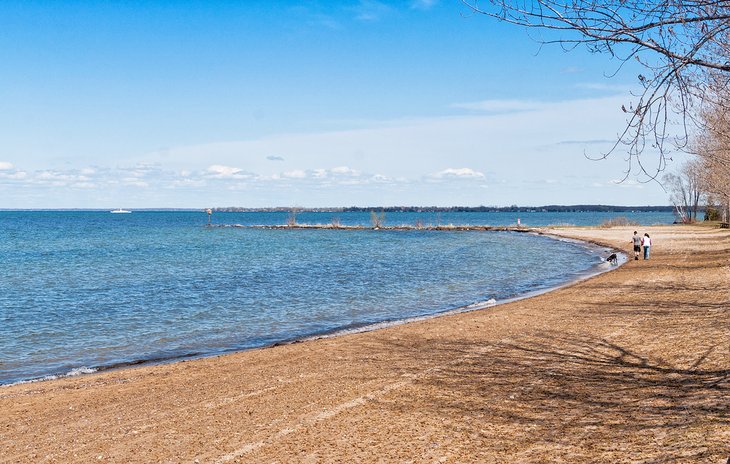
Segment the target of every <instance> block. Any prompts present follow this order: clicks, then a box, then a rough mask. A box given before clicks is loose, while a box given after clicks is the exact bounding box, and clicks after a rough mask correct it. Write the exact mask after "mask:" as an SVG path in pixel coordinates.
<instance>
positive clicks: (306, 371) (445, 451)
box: [0, 226, 730, 464]
mask: <svg viewBox="0 0 730 464" xmlns="http://www.w3.org/2000/svg"><path fill="white" fill-rule="evenodd" d="M633 230H634V228H633V227H632V228H626V227H623V228H611V229H598V228H559V229H555V230H552V229H545V232H547V233H553V234H557V235H561V236H564V237H571V238H577V239H582V240H588V241H592V242H596V243H599V244H601V245H604V246H606V247H612V248H616V249H621V250H624V251H625V252H626V253H627V254H629V255H632V253H630V252H629V250H630V244H629V240H630V238H631V235H632V232H633ZM637 230H639V231H640V232H641V233H644V232H649V234H650V235H651V236H652V239H653V247H652V258H651V259H650V260H648V261H644V260H639V261H634V260H630V261H628V262H627V263H626V264H624V265H622V266H620V267H618V268H617V269H615V270H613V271H611V272H608V273H604V274H601V275H599V276H595V277H592V278H589V279H587V280H583V281H581V282H578V283H575V284H573V285H570V286H567V287H564V288H561V289H558V290H555V291H552V292H549V293H546V294H542V295H539V296H535V297H532V298H528V299H524V300H520V301H515V302H512V303H508V304H503V305H499V306H496V307H493V308H488V309H484V310H479V311H474V312H469V313H463V314H457V315H450V316H444V317H439V318H434V319H429V320H424V321H418V322H413V323H410V324H405V325H399V326H394V327H389V328H386V329H381V330H377V331H372V332H366V333H359V334H352V335H345V336H340V337H335V338H325V339H319V340H312V341H306V342H301V343H294V344H291V345H284V346H277V347H272V348H266V349H259V350H253V351H248V352H242V353H236V354H231V355H226V356H218V357H212V358H205V359H198V360H193V361H186V362H177V363H173V364H166V365H160V366H146V367H139V368H130V369H124V370H117V371H110V372H104V373H99V374H93V375H88V376H81V377H76V378H69V379H60V380H54V381H46V382H38V383H29V384H21V385H13V386H9V387H2V388H0V463H38V462H58V463H68V462H85V463H86V462H118V463H150V462H188V463H192V462H200V463H204V462H205V463H208V462H210V463H225V462H253V463H258V462H262V463H264V462H265V463H274V462H276V463H290V462H305V463H315V462H343V463H345V462H347V463H349V462H363V463H369V462H413V463H421V462H424V463H431V462H434V463H435V462H438V463H442V462H447V463H462V462H475V463H519V462H524V463H533V462H535V463H542V462H544V463H560V462H564V463H581V462H606V463H624V462H626V463H629V462H631V463H635V462H642V463H644V462H645V463H675V462H676V463H694V462H697V463H718V464H719V463H725V462H726V461H727V460H728V457H730V342H729V340H730V231H728V230H722V229H717V228H709V227H703V226H697V227H688V226H655V227H639V228H637ZM486 233H488V232H486Z"/></svg>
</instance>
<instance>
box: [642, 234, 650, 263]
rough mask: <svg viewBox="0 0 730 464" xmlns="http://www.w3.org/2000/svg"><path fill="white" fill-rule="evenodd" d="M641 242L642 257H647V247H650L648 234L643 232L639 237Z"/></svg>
mask: <svg viewBox="0 0 730 464" xmlns="http://www.w3.org/2000/svg"><path fill="white" fill-rule="evenodd" d="M641 244H642V245H644V259H649V249H650V248H651V237H649V234H644V238H642V239H641Z"/></svg>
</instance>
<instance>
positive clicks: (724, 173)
mask: <svg viewBox="0 0 730 464" xmlns="http://www.w3.org/2000/svg"><path fill="white" fill-rule="evenodd" d="M718 93H720V94H724V95H725V99H726V101H730V89H728V88H725V89H724V90H723V91H721V92H718ZM719 99H722V97H721V98H719ZM702 120H703V123H704V125H703V130H702V132H700V134H699V135H698V136H697V137H696V139H695V142H694V144H693V145H694V148H695V152H696V153H697V154H698V155H699V156H700V159H701V160H702V179H703V182H704V188H705V190H707V192H708V193H709V197H710V199H712V200H714V202H715V203H717V206H719V207H720V209H721V211H722V214H721V216H722V220H723V221H724V222H728V221H730V105H715V106H710V107H706V108H705V109H704V111H703V112H702Z"/></svg>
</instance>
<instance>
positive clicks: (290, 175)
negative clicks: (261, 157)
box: [281, 169, 307, 179]
mask: <svg viewBox="0 0 730 464" xmlns="http://www.w3.org/2000/svg"><path fill="white" fill-rule="evenodd" d="M281 177H285V178H287V179H304V178H305V177H307V173H306V172H304V171H302V170H301V169H298V170H296V171H287V172H283V173H281Z"/></svg>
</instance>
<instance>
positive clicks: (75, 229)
mask: <svg viewBox="0 0 730 464" xmlns="http://www.w3.org/2000/svg"><path fill="white" fill-rule="evenodd" d="M532 214H534V215H530V214H525V215H522V216H521V218H522V219H521V220H522V222H523V224H524V223H527V224H529V225H538V224H557V223H571V224H596V223H599V222H601V221H602V220H604V219H605V217H606V215H603V216H596V215H594V216H590V217H589V215H588V213H579V214H577V215H572V216H571V215H567V214H562V215H560V214H552V215H549V214H546V213H532ZM338 216H339V219H340V221H341V223H343V224H359V223H362V224H367V223H368V222H369V214H339V215H338ZM423 216H424V217H423V218H421V220H422V222H423V223H424V224H429V223H434V224H435V223H436V220H437V218H436V215H432V216H433V220H429V219H428V217H427V216H428V215H423ZM286 217H287V214H286V213H271V214H262V213H240V214H236V213H230V214H224V213H217V214H215V215H214V222H219V223H240V224H283V223H284V222H285V221H286ZM642 217H643V218H646V219H647V220H646V221H641V222H643V223H649V224H653V223H657V222H663V223H669V222H671V220H672V218H671V215H664V217H661V216H657V215H649V214H646V215H645V216H642ZM416 219H417V217H416V215H412V214H395V213H393V214H389V215H386V222H387V223H388V224H392V225H395V224H413V223H414V222H415V220H416ZM206 220H207V218H206V215H205V214H203V213H200V212H135V213H132V214H122V215H120V214H109V213H108V212H106V211H105V212H8V211H5V212H0V264H1V265H0V384H6V383H12V382H17V381H21V380H28V379H35V378H41V377H45V376H49V375H59V374H67V373H69V372H72V371H74V372H76V371H78V370H79V369H81V368H94V369H96V368H106V367H110V366H117V365H124V364H128V363H136V362H140V361H142V362H144V361H160V360H167V359H179V358H181V357H186V356H198V355H206V354H215V353H221V352H227V351H233V350H240V349H246V348H252V347H258V346H265V345H269V344H271V343H274V342H277V341H285V340H291V339H296V338H301V337H305V336H308V335H314V334H319V333H326V332H331V331H335V330H339V329H342V328H347V327H353V326H362V325H366V324H371V323H376V322H381V321H390V320H398V319H404V318H408V317H414V316H420V315H428V314H434V313H439V312H443V311H447V310H450V309H454V308H458V307H461V306H464V305H468V304H471V303H474V302H479V301H485V300H489V299H491V298H495V299H497V300H500V299H504V298H508V297H512V296H515V295H519V294H521V293H525V292H528V291H532V290H538V289H543V288H548V287H551V286H554V285H557V284H559V283H562V282H565V281H567V280H571V279H574V278H575V276H577V275H579V274H580V273H583V272H585V271H586V270H588V269H590V268H592V267H593V266H595V265H596V264H597V263H599V262H600V251H599V252H597V251H596V250H591V249H588V248H585V247H582V246H578V245H575V244H571V243H567V242H561V241H556V240H552V239H549V238H546V237H540V236H532V235H527V234H519V233H510V232H435V231H372V230H353V231H347V230H264V229H238V228H206V227H204V226H203V225H204V224H205V222H206ZM331 220H332V214H325V213H319V214H313V213H304V214H301V215H300V216H299V217H298V221H299V222H302V223H304V222H312V223H316V222H320V223H328V222H331ZM438 221H439V222H440V223H442V224H448V223H454V224H490V225H496V224H509V223H514V222H515V219H514V215H510V217H507V216H506V215H500V214H489V213H484V214H482V213H478V214H477V213H462V214H450V215H447V214H442V215H440V217H439V218H438ZM586 221H588V222H586Z"/></svg>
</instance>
